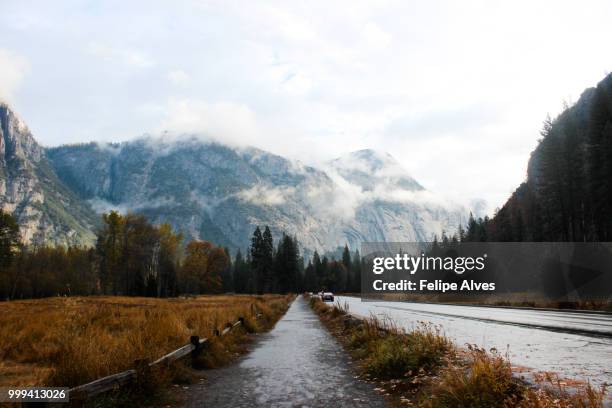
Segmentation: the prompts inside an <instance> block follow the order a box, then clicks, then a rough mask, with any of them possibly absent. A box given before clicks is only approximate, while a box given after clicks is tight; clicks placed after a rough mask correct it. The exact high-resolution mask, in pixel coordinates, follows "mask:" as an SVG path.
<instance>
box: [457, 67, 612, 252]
mask: <svg viewBox="0 0 612 408" xmlns="http://www.w3.org/2000/svg"><path fill="white" fill-rule="evenodd" d="M541 135H542V137H541V139H540V141H539V144H538V146H537V147H536V149H535V150H534V151H533V153H532V154H531V159H530V160H529V165H528V169H527V179H526V181H525V182H524V183H523V184H521V185H520V186H519V187H518V188H517V190H516V191H515V192H514V193H513V194H512V196H511V197H510V199H509V200H508V201H507V202H506V203H505V204H504V206H502V207H501V208H500V209H499V210H498V211H497V212H496V214H495V216H494V217H493V218H491V219H489V218H486V217H485V218H483V219H477V220H476V219H474V218H473V217H472V218H470V220H469V222H468V225H467V228H466V231H465V232H463V233H464V236H463V237H461V238H462V239H463V240H467V241H492V242H508V241H527V242H558V241H564V242H609V241H611V240H612V160H611V158H612V75H608V76H607V77H606V78H605V79H604V80H603V81H601V82H600V83H599V84H598V85H597V87H596V88H592V89H588V90H586V91H585V92H584V93H583V94H582V96H581V97H580V99H579V100H578V102H577V103H576V104H575V105H573V106H571V107H570V106H566V109H565V110H564V111H563V112H562V113H561V114H560V115H559V116H558V117H557V118H555V119H554V120H551V119H550V118H547V119H546V121H545V122H544V126H543V129H542V131H541Z"/></svg>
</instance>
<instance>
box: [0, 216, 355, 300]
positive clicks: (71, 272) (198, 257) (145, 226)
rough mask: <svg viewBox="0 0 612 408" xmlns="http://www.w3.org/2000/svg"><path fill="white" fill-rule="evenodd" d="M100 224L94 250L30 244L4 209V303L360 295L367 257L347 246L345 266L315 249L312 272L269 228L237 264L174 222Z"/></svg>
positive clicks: (111, 220)
mask: <svg viewBox="0 0 612 408" xmlns="http://www.w3.org/2000/svg"><path fill="white" fill-rule="evenodd" d="M101 224H102V226H101V228H100V229H99V230H98V231H97V239H96V243H95V246H93V247H83V246H69V247H63V246H57V247H51V246H24V245H22V244H21V239H20V233H19V226H18V224H17V222H16V221H15V219H14V218H13V217H12V216H11V215H10V214H8V213H6V212H4V211H2V210H0V299H24V298H39V297H47V296H57V295H62V296H70V295H97V294H102V295H124V296H152V297H171V296H177V295H179V294H207V293H222V292H235V293H290V292H293V293H296V292H300V291H304V290H309V291H318V290H332V291H336V292H345V291H355V292H356V291H359V289H360V281H359V271H360V265H361V258H360V257H359V252H355V253H354V254H351V253H350V251H349V249H348V247H347V246H345V248H344V252H343V254H342V259H341V260H338V261H336V260H335V259H334V257H333V256H332V257H328V256H323V257H321V256H319V254H318V253H317V252H316V251H315V252H314V254H313V256H312V259H310V260H309V261H308V264H307V265H306V266H305V263H304V258H303V256H302V255H301V254H300V249H299V243H298V240H297V238H296V237H291V236H288V235H287V234H284V233H283V234H282V235H281V237H280V238H279V240H278V242H277V243H276V244H275V242H274V239H273V237H272V233H271V231H270V228H268V227H267V226H266V227H265V228H264V229H263V232H262V229H260V228H259V227H257V228H256V229H255V231H254V233H253V236H252V239H251V245H250V246H249V248H248V249H247V250H246V251H245V253H244V254H243V251H241V250H238V251H237V252H236V254H235V256H234V258H233V259H232V257H231V256H230V251H229V249H228V248H222V247H219V246H216V245H214V244H213V243H211V242H207V241H200V240H191V241H189V242H185V240H184V237H183V235H182V234H181V233H179V232H177V231H175V230H173V228H172V227H171V226H170V225H169V224H160V225H154V224H152V223H150V222H149V221H148V220H147V219H146V218H145V217H144V216H142V215H138V214H131V213H130V214H127V215H122V214H120V213H118V212H115V211H111V212H110V213H107V214H104V215H103V216H102V223H101Z"/></svg>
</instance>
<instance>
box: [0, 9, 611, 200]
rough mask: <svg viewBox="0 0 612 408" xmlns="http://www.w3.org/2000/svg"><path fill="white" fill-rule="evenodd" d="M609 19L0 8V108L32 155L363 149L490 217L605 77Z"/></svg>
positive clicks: (601, 14) (591, 13)
mask: <svg viewBox="0 0 612 408" xmlns="http://www.w3.org/2000/svg"><path fill="white" fill-rule="evenodd" d="M611 17H612V2H610V1H608V0H602V1H596V0H594V1H591V0H585V1H580V2H579V1H573V2H567V1H537V2H534V1H522V0H517V1H512V2H508V1H491V0H487V1H461V2H458V1H452V0H433V1H428V2H412V1H385V0H382V1H381V0H377V1H360V0H351V1H344V0H339V1H334V2H329V1H318V0H314V1H252V0H243V1H241V0H237V1H180V0H178V1H176V0H175V1H172V2H169V1H151V0H149V1H129V2H126V1H112V0H111V1H104V2H99V1H93V0H92V1H74V0H55V1H53V2H49V1H28V0H0V98H1V99H3V100H5V101H7V102H8V103H9V104H10V105H11V106H12V107H13V108H14V109H15V110H16V112H17V113H18V114H19V116H21V118H22V119H24V120H25V122H26V123H27V124H28V126H29V127H30V129H31V130H32V133H33V134H34V136H35V138H36V139H37V140H38V141H39V142H41V143H42V144H43V145H45V146H56V145H60V144H64V143H81V142H88V141H103V142H105V141H124V140H129V139H133V138H135V137H139V136H141V135H143V134H146V133H148V134H153V135H167V137H172V136H170V135H174V134H181V133H193V134H201V135H204V136H206V137H207V138H212V139H214V140H218V141H220V142H223V143H227V144H230V145H236V146H245V145H250V146H255V147H259V148H262V149H265V150H269V151H271V152H273V153H277V154H281V155H284V156H287V157H290V158H294V159H299V160H301V161H303V162H305V163H307V164H319V163H322V162H325V161H326V160H329V159H332V158H334V157H336V156H339V155H342V154H344V153H347V152H349V151H353V150H358V149H364V148H372V149H376V150H380V151H385V152H389V153H390V154H392V155H393V156H394V157H395V158H396V159H397V160H398V161H399V162H400V163H401V164H402V166H403V167H404V168H406V170H407V171H408V172H410V174H412V176H413V177H414V178H415V179H417V180H418V181H419V183H421V184H422V185H423V186H425V187H426V188H428V189H429V190H431V191H432V192H434V193H436V194H438V195H440V196H442V197H446V198H448V199H451V200H454V201H456V202H458V203H468V202H469V201H470V200H472V199H474V198H481V199H485V200H486V201H487V202H488V204H489V208H490V210H493V209H494V208H495V207H498V206H501V205H502V204H503V203H504V202H505V200H506V199H507V198H508V196H509V195H510V194H511V193H512V191H514V189H515V188H516V187H517V186H518V185H519V184H520V183H521V182H522V181H523V180H524V178H525V175H526V168H527V160H528V159H529V154H530V152H531V151H532V150H533V149H534V148H535V146H536V145H537V141H538V139H539V137H540V135H539V130H540V129H541V127H542V122H543V121H544V120H545V118H546V116H547V114H550V115H551V116H552V117H554V116H556V115H557V114H559V113H560V112H561V110H562V107H563V104H564V103H569V104H571V103H573V102H575V101H576V100H577V99H578V98H579V97H580V94H581V93H582V91H583V90H584V89H585V88H587V87H591V86H595V85H596V84H597V82H598V81H600V80H601V79H603V77H604V76H605V75H606V74H607V73H608V72H609V70H611V69H612V53H610V52H608V51H606V50H609V45H610V44H609V40H610V39H611V38H612V24H610V19H611ZM165 132H168V133H165Z"/></svg>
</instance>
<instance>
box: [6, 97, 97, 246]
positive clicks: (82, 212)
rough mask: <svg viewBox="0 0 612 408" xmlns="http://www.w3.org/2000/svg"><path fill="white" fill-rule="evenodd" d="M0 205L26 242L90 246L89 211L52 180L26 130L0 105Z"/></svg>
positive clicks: (53, 176) (91, 222)
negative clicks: (19, 229)
mask: <svg viewBox="0 0 612 408" xmlns="http://www.w3.org/2000/svg"><path fill="white" fill-rule="evenodd" d="M0 207H1V208H2V209H3V210H4V211H7V212H10V213H12V214H13V216H15V218H16V219H17V221H18V222H19V225H20V226H21V234H22V239H23V241H24V242H25V243H30V244H42V243H50V244H75V243H82V244H92V243H93V240H94V234H93V232H92V231H93V229H94V224H95V222H96V218H97V217H96V215H95V213H94V212H93V211H92V210H91V208H89V206H88V205H86V204H84V203H83V202H82V201H81V200H80V199H79V198H78V197H76V196H75V195H74V193H72V191H70V190H69V189H68V188H66V186H65V185H64V184H63V183H62V182H61V181H60V180H59V179H58V178H57V176H56V174H55V172H54V171H53V169H52V167H51V166H50V165H49V162H48V160H47V159H46V156H45V151H44V149H43V148H42V147H41V146H40V145H39V144H38V143H37V142H36V140H34V138H33V136H32V134H31V132H30V131H29V129H28V127H27V126H26V125H25V124H24V122H23V121H22V120H20V119H19V118H18V117H17V115H15V113H14V112H13V111H11V109H10V108H9V107H8V106H7V105H6V104H4V103H0Z"/></svg>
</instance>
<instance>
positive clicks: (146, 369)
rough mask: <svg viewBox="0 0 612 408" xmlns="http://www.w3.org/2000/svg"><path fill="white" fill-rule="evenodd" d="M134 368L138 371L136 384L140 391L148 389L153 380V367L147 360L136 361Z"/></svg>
mask: <svg viewBox="0 0 612 408" xmlns="http://www.w3.org/2000/svg"><path fill="white" fill-rule="evenodd" d="M134 368H135V369H136V384H137V386H138V388H140V389H147V388H148V387H149V386H150V385H149V384H148V382H149V380H150V378H151V367H150V366H149V361H148V360H147V359H144V358H142V359H138V360H134Z"/></svg>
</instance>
